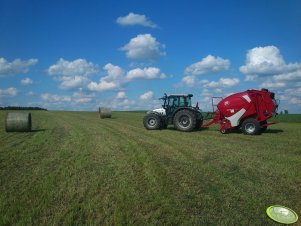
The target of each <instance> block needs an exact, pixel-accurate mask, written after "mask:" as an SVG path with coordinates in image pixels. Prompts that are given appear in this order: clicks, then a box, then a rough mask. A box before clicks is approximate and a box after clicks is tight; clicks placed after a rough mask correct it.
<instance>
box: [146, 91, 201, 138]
mask: <svg viewBox="0 0 301 226" xmlns="http://www.w3.org/2000/svg"><path fill="white" fill-rule="evenodd" d="M192 97H193V95H192V94H171V95H167V94H165V95H164V96H163V97H162V98H160V100H163V101H164V103H163V105H162V108H159V109H154V110H152V111H148V112H147V113H146V115H145V117H144V118H143V124H144V127H145V128H146V129H148V130H159V129H165V128H167V126H168V125H171V124H173V125H174V127H175V128H176V129H177V130H180V131H184V132H190V131H193V130H197V129H199V128H200V127H201V126H202V124H203V116H202V114H201V111H200V109H199V107H198V104H196V106H195V107H192V106H191V98H192Z"/></svg>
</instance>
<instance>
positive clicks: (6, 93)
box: [0, 87, 18, 97]
mask: <svg viewBox="0 0 301 226" xmlns="http://www.w3.org/2000/svg"><path fill="white" fill-rule="evenodd" d="M17 94H18V90H17V89H16V88H14V87H10V88H7V89H0V97H14V96H16V95H17Z"/></svg>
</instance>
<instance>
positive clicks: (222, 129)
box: [219, 128, 228, 134]
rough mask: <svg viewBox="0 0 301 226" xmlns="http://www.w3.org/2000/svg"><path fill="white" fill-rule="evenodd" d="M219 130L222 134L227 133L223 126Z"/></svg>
mask: <svg viewBox="0 0 301 226" xmlns="http://www.w3.org/2000/svg"><path fill="white" fill-rule="evenodd" d="M219 131H220V132H221V133H222V134H227V133H228V130H227V129H225V128H221V129H220V130H219Z"/></svg>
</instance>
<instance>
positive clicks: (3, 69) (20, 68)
mask: <svg viewBox="0 0 301 226" xmlns="http://www.w3.org/2000/svg"><path fill="white" fill-rule="evenodd" d="M36 63H38V60H37V59H29V60H20V59H15V60H13V61H12V62H8V61H7V60H6V59H5V58H3V57H1V58H0V77H6V76H13V75H17V74H22V73H27V72H28V71H29V68H30V66H33V65H35V64H36Z"/></svg>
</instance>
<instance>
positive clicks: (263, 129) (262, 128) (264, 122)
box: [261, 121, 268, 132]
mask: <svg viewBox="0 0 301 226" xmlns="http://www.w3.org/2000/svg"><path fill="white" fill-rule="evenodd" d="M264 124H267V121H263V122H261V125H264ZM267 128H268V127H267V126H261V132H265V131H266V130H267Z"/></svg>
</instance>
